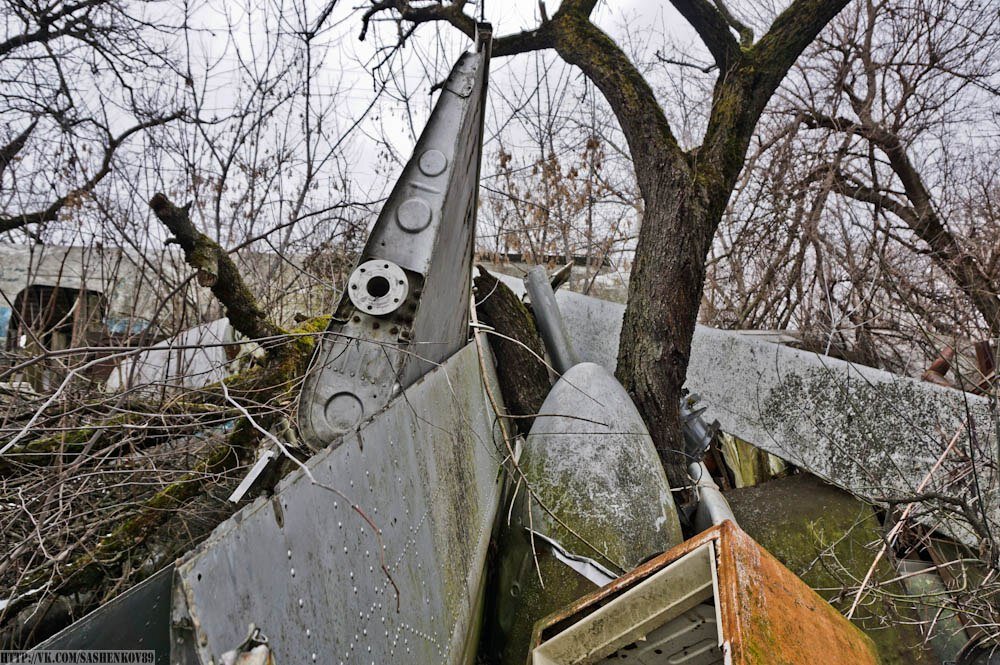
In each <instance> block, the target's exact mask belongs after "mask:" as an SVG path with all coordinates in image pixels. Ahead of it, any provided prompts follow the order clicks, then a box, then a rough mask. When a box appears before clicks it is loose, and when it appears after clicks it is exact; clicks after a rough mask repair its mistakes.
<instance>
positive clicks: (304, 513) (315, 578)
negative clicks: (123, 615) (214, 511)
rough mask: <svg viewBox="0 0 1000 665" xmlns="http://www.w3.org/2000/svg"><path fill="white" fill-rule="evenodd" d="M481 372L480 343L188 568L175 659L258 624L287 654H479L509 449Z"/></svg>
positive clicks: (308, 657)
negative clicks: (487, 569)
mask: <svg viewBox="0 0 1000 665" xmlns="http://www.w3.org/2000/svg"><path fill="white" fill-rule="evenodd" d="M484 364H485V366H486V367H488V368H491V367H492V365H491V360H490V359H489V358H488V357H487V358H486V359H485V363H484ZM486 380H487V381H489V382H490V383H491V385H492V386H493V387H492V391H493V393H494V394H499V389H498V388H497V386H496V378H495V376H494V375H493V373H492V369H489V370H488V376H487V377H486ZM482 381H483V378H482V374H481V371H480V359H479V357H478V356H477V350H476V348H475V345H474V344H470V345H467V346H466V347H465V348H463V349H462V350H461V351H460V352H459V353H457V354H456V355H455V356H453V357H452V358H450V359H448V360H447V361H446V362H445V363H443V364H442V365H441V367H439V368H437V369H435V370H433V371H432V372H430V373H429V374H427V375H426V376H425V377H423V378H422V379H421V380H420V381H418V382H417V383H416V384H415V385H413V386H412V387H411V388H409V389H407V390H406V391H405V392H404V394H403V395H401V396H400V397H399V398H398V399H395V400H393V401H392V402H391V403H390V404H389V405H388V407H387V408H386V409H384V410H383V411H381V412H380V413H378V414H376V415H375V416H374V417H373V418H372V419H371V420H369V421H368V422H366V423H364V424H363V425H362V427H361V428H360V429H359V431H358V432H356V433H351V434H347V435H345V439H344V442H343V444H342V445H340V446H337V447H332V448H328V449H326V450H324V451H323V452H320V453H318V454H316V455H314V456H313V457H312V458H311V459H310V460H309V461H308V462H307V463H306V465H307V467H308V469H309V472H310V474H311V476H312V477H313V478H315V480H316V481H317V482H318V483H319V484H318V485H317V484H313V482H312V481H311V479H310V477H309V474H306V473H305V472H301V471H300V472H296V473H294V474H293V475H291V476H289V477H288V478H286V479H285V480H284V481H282V483H281V484H280V485H279V488H278V490H277V491H276V494H275V495H274V497H272V498H270V499H259V500H258V501H256V502H255V503H253V504H251V505H250V506H248V507H247V508H245V509H243V510H241V511H240V512H239V513H237V514H236V515H235V516H234V517H233V518H231V519H230V520H228V521H227V522H225V523H223V524H222V525H221V526H220V527H218V528H217V529H216V530H215V532H214V533H213V534H212V536H211V537H210V538H209V540H208V541H206V542H205V543H204V544H203V545H202V546H200V547H199V548H197V549H196V550H194V551H193V552H191V553H190V554H189V555H188V556H186V557H185V558H184V559H183V560H182V561H181V562H179V563H178V566H177V583H176V591H175V594H174V597H175V602H176V603H177V606H176V607H175V610H174V613H175V619H174V623H175V627H174V634H175V637H176V638H177V639H178V640H180V642H177V643H175V648H176V654H177V658H175V660H178V661H179V662H191V663H194V662H198V663H203V664H207V663H209V662H210V660H211V658H213V657H215V658H216V659H217V658H218V656H219V655H221V654H222V653H224V652H226V651H228V650H230V649H232V648H233V647H234V646H235V645H237V644H240V643H241V642H242V641H243V640H244V638H245V637H246V635H247V632H248V627H249V625H250V624H251V623H253V624H254V625H255V626H256V627H257V628H259V629H260V630H261V631H262V632H263V633H264V634H265V635H267V637H268V639H269V645H270V648H271V650H272V653H273V655H274V658H275V661H276V662H277V663H313V662H317V663H324V664H334V665H336V664H337V663H365V664H368V663H373V662H374V663H396V662H398V663H456V664H457V663H471V662H472V659H473V658H474V655H475V646H476V639H477V635H478V629H479V613H480V604H481V602H482V593H483V585H484V579H483V577H484V571H483V569H484V562H485V559H486V550H487V545H488V543H489V539H490V533H491V529H492V526H493V523H494V516H495V512H496V509H497V504H498V501H499V494H500V475H499V473H498V469H499V465H500V461H499V457H500V454H499V451H498V445H501V446H502V442H500V440H499V432H498V431H496V422H495V421H496V414H495V412H494V411H493V409H492V407H491V405H490V403H489V402H488V400H487V397H486V395H485V393H484V387H483V383H482ZM328 488H336V489H337V490H339V491H340V492H342V493H343V495H344V496H341V495H339V494H337V493H335V492H333V491H331V490H330V489H328ZM345 497H346V498H345ZM352 504H356V505H357V506H358V507H359V509H360V510H361V511H363V512H364V514H365V515H367V517H368V518H369V519H370V520H371V522H372V523H374V525H375V526H376V527H377V528H378V530H379V533H380V534H381V535H380V538H381V545H382V546H384V549H381V548H380V543H379V537H377V536H376V534H375V532H374V530H373V528H372V526H371V525H370V524H369V523H368V522H367V521H366V520H365V519H364V518H363V517H362V516H361V515H360V514H359V512H357V511H356V510H354V509H352ZM383 562H384V564H385V566H386V570H383V569H382V564H383ZM397 603H398V608H397ZM185 649H187V650H188V653H189V656H188V658H189V660H187V661H183V660H181V654H182V653H183V651H184V650H185ZM193 653H197V659H194V658H193V656H191V655H190V654H193Z"/></svg>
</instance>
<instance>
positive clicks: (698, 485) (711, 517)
mask: <svg viewBox="0 0 1000 665" xmlns="http://www.w3.org/2000/svg"><path fill="white" fill-rule="evenodd" d="M688 475H689V476H691V480H693V481H694V485H695V489H696V490H697V492H698V507H697V509H696V510H695V514H694V525H695V528H696V529H698V531H699V532H701V531H704V530H705V529H707V528H708V527H710V526H713V525H715V524H722V523H723V522H724V521H726V520H730V521H731V522H732V523H733V524H736V516H735V515H733V509H732V508H730V507H729V502H728V501H726V497H724V496H722V492H721V491H719V486H718V485H716V484H715V481H714V480H713V479H712V474H711V473H709V472H708V468H707V467H706V466H705V463H704V462H692V463H691V464H689V465H688Z"/></svg>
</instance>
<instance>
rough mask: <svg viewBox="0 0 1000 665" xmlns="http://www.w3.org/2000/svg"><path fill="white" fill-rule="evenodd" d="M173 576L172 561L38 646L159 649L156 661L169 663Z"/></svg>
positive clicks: (49, 648)
mask: <svg viewBox="0 0 1000 665" xmlns="http://www.w3.org/2000/svg"><path fill="white" fill-rule="evenodd" d="M173 577H174V567H173V565H170V566H167V567H166V568H164V569H163V570H161V571H160V572H158V573H156V574H154V575H152V576H150V577H149V578H147V579H145V580H143V581H142V582H140V583H139V584H137V585H135V586H134V587H132V588H131V589H129V590H128V591H126V592H125V593H123V594H121V595H120V596H117V597H116V598H114V599H112V600H110V601H108V602H107V603H105V604H104V605H101V606H100V607H99V608H97V609H96V610H94V611H93V612H91V613H90V614H88V615H87V616H85V617H83V618H82V619H80V620H79V621H76V622H74V623H72V624H70V625H69V626H67V627H66V628H64V629H63V630H61V631H60V632H58V633H56V634H55V635H53V636H52V637H50V638H49V639H47V640H45V641H44V642H42V643H41V644H39V645H38V646H37V647H35V649H36V650H83V649H98V650H100V649H104V650H106V649H118V650H123V651H130V650H131V651H146V650H149V651H155V652H156V665H169V664H170V663H171V660H170V593H171V586H172V583H173Z"/></svg>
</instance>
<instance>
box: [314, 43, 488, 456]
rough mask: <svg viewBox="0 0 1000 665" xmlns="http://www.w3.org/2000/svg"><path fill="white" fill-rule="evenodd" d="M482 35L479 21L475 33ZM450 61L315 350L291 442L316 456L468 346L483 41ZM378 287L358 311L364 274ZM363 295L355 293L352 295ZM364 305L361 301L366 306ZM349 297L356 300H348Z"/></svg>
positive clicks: (483, 95)
mask: <svg viewBox="0 0 1000 665" xmlns="http://www.w3.org/2000/svg"><path fill="white" fill-rule="evenodd" d="M480 30H481V31H483V26H481V27H480ZM482 34H483V35H484V39H485V41H483V42H482V43H481V45H480V49H479V50H478V51H477V52H473V53H465V54H464V55H462V56H461V57H460V58H459V60H458V62H457V63H456V64H455V66H454V68H453V69H452V71H451V74H450V75H449V77H448V80H447V82H446V84H445V85H444V87H443V88H442V90H441V93H440V97H439V99H438V102H437V104H436V105H435V107H434V110H433V112H432V113H431V117H430V119H429V120H428V122H427V125H426V126H425V128H424V131H423V133H422V134H421V135H420V139H419V140H418V141H417V145H416V148H415V149H414V152H413V156H412V157H411V158H410V161H409V162H408V163H407V165H406V167H405V168H404V169H403V173H402V175H401V176H400V177H399V180H398V181H397V182H396V185H395V187H394V188H393V190H392V193H391V194H390V196H389V198H388V200H387V201H386V204H385V206H384V207H383V208H382V212H381V214H380V215H379V218H378V221H377V222H376V223H375V227H374V228H373V229H372V232H371V235H370V236H369V238H368V242H367V244H366V245H365V249H364V251H363V252H362V255H361V258H360V261H359V264H358V267H357V268H356V269H355V271H354V273H353V274H352V277H351V280H350V284H349V288H348V290H347V292H345V294H344V295H343V296H342V297H341V301H340V304H339V306H338V308H337V310H336V313H335V314H334V317H333V319H332V320H331V323H330V326H329V328H328V331H327V333H328V335H327V337H326V338H325V339H324V341H323V343H322V344H321V345H320V347H319V348H318V349H317V351H316V355H315V357H314V359H313V368H312V370H311V371H310V373H309V375H308V377H307V379H306V382H305V384H304V388H303V391H302V396H301V398H300V409H299V426H300V430H301V433H302V436H303V437H304V438H305V440H306V441H307V442H308V443H309V444H310V445H311V446H313V447H314V448H316V449H319V448H322V447H324V446H326V445H329V444H331V443H335V442H337V441H338V440H339V438H338V436H339V434H341V433H342V432H345V431H350V430H352V429H354V428H355V427H356V426H357V424H358V423H359V422H360V421H361V420H363V419H365V418H368V417H370V416H371V415H372V414H373V413H375V412H376V411H378V410H379V409H381V408H382V407H383V406H385V404H386V402H388V401H389V400H390V399H391V398H392V396H393V395H394V394H396V393H397V392H398V391H399V390H400V388H405V387H407V386H409V385H411V384H412V383H413V382H414V381H416V380H417V379H418V378H420V377H421V376H423V375H424V374H426V373H427V372H428V371H430V370H431V369H432V368H433V367H434V366H435V365H436V364H437V363H439V362H441V361H442V360H444V359H445V358H448V357H449V356H450V355H451V354H453V353H455V351H457V350H458V349H460V348H461V347H462V346H463V345H464V344H465V343H466V342H467V341H468V322H469V295H470V289H471V279H472V248H473V239H474V235H475V225H476V209H477V207H478V191H479V164H480V157H481V155H482V128H483V108H484V105H485V99H486V83H487V72H488V69H489V40H488V37H487V36H486V34H487V33H486V32H482ZM366 266H376V267H378V266H384V268H382V270H384V272H385V273H386V274H390V273H391V274H396V271H399V273H400V274H402V275H404V276H405V277H403V278H394V279H393V283H392V284H391V286H392V287H393V288H395V287H397V286H398V293H400V294H405V295H400V296H399V298H398V299H397V298H393V297H392V296H391V295H390V296H383V300H378V297H377V295H378V294H383V293H387V292H386V290H385V289H386V286H387V285H386V284H385V283H382V282H380V283H379V284H378V287H377V288H375V289H372V290H371V293H372V295H373V296H376V299H375V300H374V301H372V302H371V303H370V304H369V305H367V306H360V307H359V306H358V302H360V301H361V300H362V299H358V298H353V299H352V298H351V291H352V290H355V291H360V292H361V293H362V295H363V292H364V290H365V288H366V286H367V285H368V284H369V281H368V280H369V279H371V277H370V273H368V274H364V275H362V274H361V273H362V272H363V271H364V270H365V269H366ZM363 299H364V298H363ZM365 300H366V301H367V300H370V299H365ZM355 301H357V302H355Z"/></svg>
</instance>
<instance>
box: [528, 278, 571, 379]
mask: <svg viewBox="0 0 1000 665" xmlns="http://www.w3.org/2000/svg"><path fill="white" fill-rule="evenodd" d="M567 265H572V264H567ZM524 286H525V288H526V289H527V291H528V296H529V297H530V298H531V310H532V313H533V314H534V315H535V322H536V323H537V324H538V333H539V335H541V337H542V340H543V341H544V342H545V350H546V351H548V353H549V357H550V358H552V366H553V367H554V368H555V370H556V371H557V372H565V371H566V370H568V369H569V368H570V367H572V366H573V365H576V364H578V363H579V362H580V359H579V358H578V357H577V355H576V352H575V351H574V350H573V345H572V343H571V342H570V339H569V333H568V332H567V330H566V324H565V322H564V321H563V318H562V316H560V312H559V305H557V304H556V294H555V293H554V292H553V289H552V284H551V283H550V282H549V276H548V275H547V274H546V272H545V268H543V267H542V266H535V267H534V268H532V269H531V270H530V271H529V272H528V274H527V276H525V278H524Z"/></svg>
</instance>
